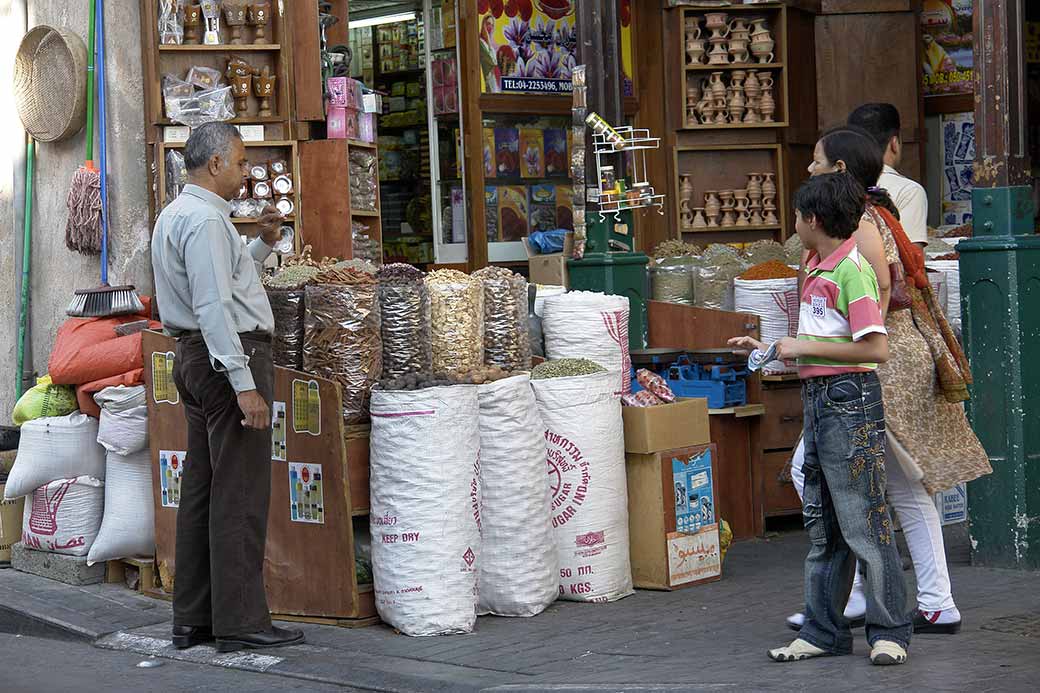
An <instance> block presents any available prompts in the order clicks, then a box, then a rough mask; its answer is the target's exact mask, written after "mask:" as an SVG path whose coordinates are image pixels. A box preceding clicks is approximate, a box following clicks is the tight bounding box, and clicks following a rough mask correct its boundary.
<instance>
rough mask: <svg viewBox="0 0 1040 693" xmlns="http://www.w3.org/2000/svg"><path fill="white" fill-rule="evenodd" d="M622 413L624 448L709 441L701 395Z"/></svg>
mask: <svg viewBox="0 0 1040 693" xmlns="http://www.w3.org/2000/svg"><path fill="white" fill-rule="evenodd" d="M532 281H533V280H532ZM621 416H622V419H623V420H624V422H625V452H635V453H641V454H649V453H654V452H658V451H661V450H674V449H676V448H685V447H689V446H691V445H707V444H708V443H710V442H711V433H710V432H709V430H708V400H706V399H703V398H696V399H683V400H679V401H677V402H674V403H672V404H659V405H657V406H656V407H622V408H621Z"/></svg>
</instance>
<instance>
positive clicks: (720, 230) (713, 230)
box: [680, 224, 782, 233]
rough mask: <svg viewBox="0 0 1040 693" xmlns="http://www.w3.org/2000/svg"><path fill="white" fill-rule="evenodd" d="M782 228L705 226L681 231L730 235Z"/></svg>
mask: <svg viewBox="0 0 1040 693" xmlns="http://www.w3.org/2000/svg"><path fill="white" fill-rule="evenodd" d="M780 228H782V227H781V226H780V224H766V225H764V226H705V227H703V228H697V229H680V230H681V231H682V232H683V233H728V232H730V231H776V230H778V229H780Z"/></svg>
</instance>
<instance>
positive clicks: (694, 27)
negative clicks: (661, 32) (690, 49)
mask: <svg viewBox="0 0 1040 693" xmlns="http://www.w3.org/2000/svg"><path fill="white" fill-rule="evenodd" d="M700 37H701V23H700V21H698V19H697V18H696V17H687V18H686V40H687V41H689V40H690V39H699V38H700Z"/></svg>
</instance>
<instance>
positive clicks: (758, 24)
mask: <svg viewBox="0 0 1040 693" xmlns="http://www.w3.org/2000/svg"><path fill="white" fill-rule="evenodd" d="M767 21H768V20H767V19H766V18H765V17H755V18H754V19H752V20H751V35H752V36H763V35H764V36H769V37H770V38H772V34H771V33H770V32H769V29H768V28H767V27H766V22H767Z"/></svg>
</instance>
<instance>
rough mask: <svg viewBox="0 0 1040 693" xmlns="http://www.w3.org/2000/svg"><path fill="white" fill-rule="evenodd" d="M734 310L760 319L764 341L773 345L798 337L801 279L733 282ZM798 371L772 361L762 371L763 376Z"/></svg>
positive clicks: (735, 280) (781, 362) (738, 280)
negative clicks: (786, 338) (799, 281)
mask: <svg viewBox="0 0 1040 693" xmlns="http://www.w3.org/2000/svg"><path fill="white" fill-rule="evenodd" d="M733 306H734V310H736V311H737V312H738V313H751V314H752V315H757V316H758V317H759V321H760V328H761V337H760V339H761V340H762V341H763V342H765V343H766V344H772V343H773V342H775V341H777V340H778V339H783V338H784V337H796V336H797V335H798V311H799V309H800V308H801V306H800V305H799V301H798V278H797V277H790V278H785V279H734V280H733ZM788 370H792V371H793V370H795V368H794V367H793V366H792V367H790V368H788V367H787V366H785V365H784V362H783V361H770V362H769V363H767V364H766V365H765V366H763V367H762V372H763V373H783V372H785V371H788Z"/></svg>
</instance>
